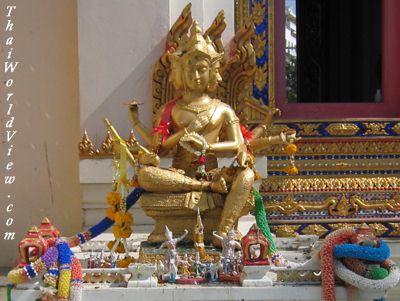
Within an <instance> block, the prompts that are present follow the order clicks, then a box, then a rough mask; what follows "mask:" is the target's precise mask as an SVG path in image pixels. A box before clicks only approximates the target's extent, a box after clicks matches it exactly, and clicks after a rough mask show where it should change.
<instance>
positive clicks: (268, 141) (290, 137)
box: [252, 130, 300, 151]
mask: <svg viewBox="0 0 400 301" xmlns="http://www.w3.org/2000/svg"><path fill="white" fill-rule="evenodd" d="M299 139H300V138H297V137H296V131H295V130H291V131H286V132H282V133H280V134H279V135H276V136H268V137H262V138H256V139H253V141H252V147H253V151H259V150H262V149H263V148H266V147H267V146H269V145H273V144H284V143H293V142H295V141H297V140H299Z"/></svg>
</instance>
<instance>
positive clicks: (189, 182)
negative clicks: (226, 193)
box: [137, 166, 210, 192]
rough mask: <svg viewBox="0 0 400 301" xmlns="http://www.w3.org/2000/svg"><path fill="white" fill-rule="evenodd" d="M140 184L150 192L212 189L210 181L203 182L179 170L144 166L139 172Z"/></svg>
mask: <svg viewBox="0 0 400 301" xmlns="http://www.w3.org/2000/svg"><path fill="white" fill-rule="evenodd" d="M137 176H138V181H139V184H140V186H141V187H142V188H143V189H144V190H146V191H150V192H189V191H202V190H210V183H209V182H201V181H197V180H195V179H192V178H190V177H187V176H185V175H183V174H181V173H179V172H176V171H172V170H168V169H162V168H159V167H153V166H143V167H142V168H141V169H140V171H139V173H138V175H137Z"/></svg>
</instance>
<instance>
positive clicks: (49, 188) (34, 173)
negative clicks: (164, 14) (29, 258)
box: [0, 0, 82, 266]
mask: <svg viewBox="0 0 400 301" xmlns="http://www.w3.org/2000/svg"><path fill="white" fill-rule="evenodd" d="M6 5H15V6H16V10H14V11H13V12H12V15H11V20H12V22H13V23H14V24H13V30H12V31H9V32H5V31H4V28H5V26H6V22H7V21H8V19H9V18H5V16H6ZM76 10H77V7H76V2H75V1H71V0H59V1H51V0H41V1H24V0H13V1H2V4H1V18H0V20H1V24H0V25H1V34H0V35H1V42H2V46H1V48H2V52H1V58H2V62H4V61H6V60H7V59H6V57H5V56H6V52H5V51H3V50H6V51H9V48H11V47H12V48H13V53H12V57H11V60H12V61H18V62H19V65H18V66H17V68H16V69H15V72H14V73H13V74H12V75H11V74H9V73H7V74H6V73H4V72H3V71H4V70H3V71H2V72H1V82H2V83H3V82H5V80H7V79H9V78H12V79H13V80H14V84H13V85H12V86H11V87H10V88H8V90H7V89H6V87H5V86H4V84H2V91H3V92H2V96H1V112H0V114H1V128H2V129H1V131H0V135H1V139H2V141H3V143H2V144H1V147H0V150H1V154H0V166H1V169H0V170H1V172H0V178H1V179H2V182H1V184H0V205H1V206H0V235H1V238H0V239H1V242H0V245H1V252H0V266H12V265H14V261H15V259H16V258H17V244H18V242H19V241H20V240H21V239H22V238H23V237H24V236H25V234H26V231H27V230H28V229H29V227H30V226H31V225H33V224H35V225H39V224H40V222H41V219H42V217H44V216H47V217H49V218H50V219H51V220H52V221H54V223H55V224H56V225H57V227H59V228H60V230H61V231H62V234H63V235H72V234H73V233H74V232H76V231H79V229H80V228H81V227H82V210H81V200H80V188H79V171H78V165H79V164H78V163H79V158H78V152H77V141H78V140H79V83H78V63H77V62H78V52H77V50H78V47H77V11H76ZM9 36H13V37H14V40H13V44H12V45H11V46H5V38H6V37H9ZM2 64H3V63H2ZM9 92H12V93H14V95H13V98H11V99H10V101H9V102H8V103H10V102H12V104H13V107H12V109H11V112H10V115H7V111H8V109H9V107H8V103H7V102H6V93H9ZM12 116H13V117H14V122H13V125H12V130H17V133H16V134H15V136H14V137H13V140H12V141H10V142H9V143H6V135H5V134H4V131H3V129H5V124H6V122H7V121H8V120H9V119H10V117H12ZM11 144H12V145H13V149H12V151H11V154H10V156H7V152H8V147H9V146H10V145H11ZM9 162H13V165H12V168H11V170H9V171H7V170H6V169H5V166H6V164H8V163H9ZM7 175H12V176H15V177H16V178H15V182H14V183H12V184H7V185H6V184H5V183H4V177H5V176H7ZM8 195H10V198H8V197H7V196H8ZM9 204H13V207H10V208H9V209H12V211H11V212H7V206H8V205H9ZM10 218H11V219H12V224H11V225H9V226H8V227H7V226H6V222H7V221H9V219H10ZM9 222H10V221H9ZM5 232H15V237H14V240H3V236H4V233H5Z"/></svg>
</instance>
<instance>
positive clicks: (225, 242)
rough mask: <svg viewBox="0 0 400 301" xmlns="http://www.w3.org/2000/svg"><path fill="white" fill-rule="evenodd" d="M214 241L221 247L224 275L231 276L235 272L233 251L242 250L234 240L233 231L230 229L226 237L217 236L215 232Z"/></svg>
mask: <svg viewBox="0 0 400 301" xmlns="http://www.w3.org/2000/svg"><path fill="white" fill-rule="evenodd" d="M213 235H214V237H215V238H216V239H218V240H220V241H221V246H222V253H221V257H222V264H223V268H224V273H225V274H231V273H233V272H234V270H235V267H234V265H235V261H236V259H235V250H236V249H239V250H241V249H242V246H241V245H240V243H239V242H237V241H236V240H235V231H234V230H233V229H231V230H230V231H229V232H228V235H227V236H226V237H222V236H219V235H218V234H217V232H216V231H214V232H213Z"/></svg>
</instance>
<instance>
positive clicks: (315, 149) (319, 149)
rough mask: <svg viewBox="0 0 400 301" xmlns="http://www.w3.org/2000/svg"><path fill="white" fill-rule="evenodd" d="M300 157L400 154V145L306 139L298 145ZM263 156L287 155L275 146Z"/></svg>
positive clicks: (382, 142)
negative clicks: (310, 140) (312, 140)
mask: <svg viewBox="0 0 400 301" xmlns="http://www.w3.org/2000/svg"><path fill="white" fill-rule="evenodd" d="M297 147H298V155H321V154H322V155H326V154H329V155H336V154H352V155H366V154H375V155H376V154H399V153H400V143H399V141H398V140H395V139H393V141H390V140H389V141H379V140H369V141H359V142H358V141H345V140H343V141H341V142H335V143H332V142H321V141H318V142H308V141H307V140H306V139H304V140H300V141H299V142H298V143H297ZM262 153H263V154H276V155H278V154H279V155H280V154H285V152H284V150H283V149H282V147H281V146H277V145H273V146H270V147H268V148H267V149H266V150H265V151H263V152H262Z"/></svg>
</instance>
